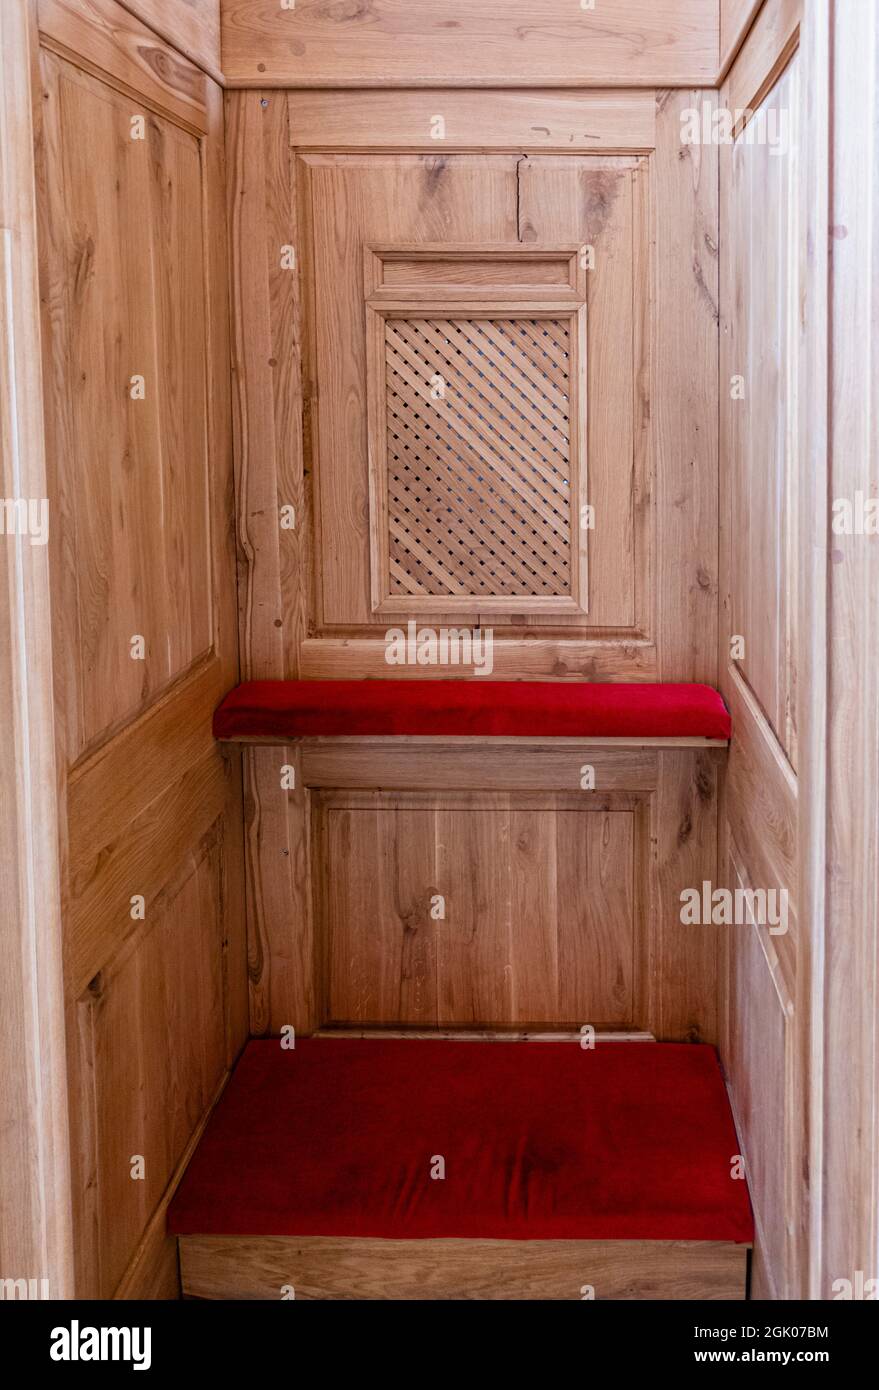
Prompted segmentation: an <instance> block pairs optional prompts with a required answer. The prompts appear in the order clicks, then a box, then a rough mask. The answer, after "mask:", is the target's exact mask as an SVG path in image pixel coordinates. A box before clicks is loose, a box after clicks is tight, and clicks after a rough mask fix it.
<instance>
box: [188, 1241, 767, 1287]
mask: <svg viewBox="0 0 879 1390" xmlns="http://www.w3.org/2000/svg"><path fill="white" fill-rule="evenodd" d="M179 1244H180V1273H181V1279H182V1284H183V1295H184V1297H185V1298H197V1299H250V1300H253V1299H265V1300H268V1299H278V1300H281V1299H283V1298H290V1297H295V1298H297V1299H343V1300H351V1299H372V1300H377V1299H397V1300H405V1301H410V1300H412V1301H416V1300H418V1301H432V1300H447V1299H490V1300H496V1301H500V1300H507V1299H511V1300H517V1299H529V1300H530V1299H583V1298H585V1297H590V1296H592V1297H594V1298H595V1299H684V1300H690V1299H694V1300H695V1299H709V1300H721V1299H723V1300H733V1301H738V1300H743V1299H744V1298H745V1295H746V1273H747V1256H748V1247H747V1246H744V1245H733V1244H729V1243H721V1242H713V1241H621V1240H617V1241H597V1240H524V1241H523V1240H380V1239H372V1238H369V1239H366V1238H356V1239H355V1238H347V1237H344V1238H343V1237H336V1236H181V1237H180V1242H179ZM589 1289H591V1290H593V1293H592V1294H591V1295H590V1293H589ZM291 1291H292V1293H291Z"/></svg>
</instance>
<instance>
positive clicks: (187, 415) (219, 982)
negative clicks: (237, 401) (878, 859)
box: [37, 0, 247, 1297]
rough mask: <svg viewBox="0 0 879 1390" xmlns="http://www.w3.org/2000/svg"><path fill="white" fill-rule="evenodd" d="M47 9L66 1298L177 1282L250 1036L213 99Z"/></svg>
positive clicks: (42, 128) (199, 85)
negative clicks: (183, 1216)
mask: <svg viewBox="0 0 879 1390" xmlns="http://www.w3.org/2000/svg"><path fill="white" fill-rule="evenodd" d="M39 25H40V36H41V43H42V51H41V55H40V79H41V83H42V90H41V91H40V93H39V100H38V102H37V107H38V116H39V130H38V175H39V213H40V217H41V267H40V280H41V295H42V302H43V351H44V381H45V405H46V409H45V416H46V429H47V447H48V477H49V490H48V496H49V500H50V508H51V531H50V555H51V581H52V608H53V619H54V649H55V707H56V717H57V756H58V764H59V767H58V772H59V800H60V805H61V808H62V813H63V818H64V825H63V834H62V858H63V903H64V956H65V978H66V996H67V1005H68V1054H69V1061H70V1071H71V1082H70V1114H71V1127H72V1132H73V1163H74V1200H75V1220H76V1252H77V1288H78V1292H79V1293H80V1294H82V1295H84V1296H103V1297H112V1296H114V1295H115V1296H117V1297H138V1296H140V1295H141V1294H143V1293H144V1292H148V1293H149V1295H150V1296H152V1297H160V1296H164V1297H167V1296H174V1294H175V1292H176V1288H177V1284H176V1270H175V1264H174V1260H173V1248H174V1247H173V1242H169V1241H168V1240H167V1239H166V1238H165V1236H164V1231H163V1223H164V1210H165V1207H166V1205H167V1201H168V1198H169V1196H170V1193H171V1191H172V1190H173V1185H174V1182H175V1180H176V1175H177V1174H178V1173H179V1171H181V1165H182V1164H183V1162H184V1160H185V1157H186V1153H187V1150H188V1148H189V1146H190V1145H191V1144H192V1143H193V1142H194V1137H195V1135H196V1134H197V1133H198V1130H199V1127H200V1126H201V1124H202V1123H203V1121H204V1119H205V1117H206V1114H207V1111H208V1107H209V1106H210V1104H211V1102H212V1100H213V1098H214V1097H215V1095H216V1093H217V1091H218V1089H219V1087H220V1086H221V1085H222V1083H223V1081H224V1078H225V1076H226V1074H227V1071H228V1068H229V1066H230V1064H231V1062H232V1061H233V1059H234V1057H235V1055H236V1053H237V1051H238V1049H239V1048H240V1046H241V1044H242V1042H243V1040H244V1038H245V1036H246V1032H247V1018H246V982H245V940H244V929H243V845H242V841H241V796H240V768H239V764H238V760H237V757H236V756H235V755H232V756H225V755H221V754H220V753H219V751H218V750H217V747H216V745H215V744H214V742H213V739H212V737H211V727H210V722H211V714H212V711H213V709H214V707H215V705H216V703H217V701H218V700H219V698H220V696H221V694H222V693H223V691H224V690H225V689H226V688H228V686H229V685H231V684H233V683H234V681H235V680H236V677H237V645H236V613H235V598H234V551H233V548H232V536H231V525H230V515H231V508H232V468H231V439H230V429H229V371H228V361H229V338H228V321H227V308H226V295H225V279H226V273H227V266H226V230H225V216H224V203H223V182H224V165H223V128H222V101H221V94H220V91H219V89H218V88H217V87H216V86H215V84H214V83H213V82H212V81H211V80H210V79H209V78H208V77H207V76H205V74H204V73H202V72H201V71H200V70H199V69H198V68H196V67H194V66H193V65H192V64H191V63H189V62H188V61H187V60H186V59H185V58H184V57H182V56H181V55H180V54H179V53H177V52H175V51H173V50H172V49H170V48H169V47H168V46H167V45H166V44H165V43H164V42H163V41H162V40H161V39H160V38H159V37H157V35H155V34H154V33H153V32H152V31H151V30H148V29H147V28H145V27H144V26H143V25H142V24H141V23H140V22H139V21H138V20H137V19H135V18H134V17H133V16H132V15H131V14H130V13H129V12H128V11H127V10H124V9H122V8H121V7H120V6H119V5H117V4H115V3H114V0H88V3H87V4H85V5H82V4H78V3H77V4H75V3H73V2H72V0H41V3H40V6H39ZM141 137H142V138H141ZM138 638H142V639H143V649H142V651H141V650H140V649H139V648H138V646H137V639H138ZM141 1164H142V1169H141V1166H140V1165H141Z"/></svg>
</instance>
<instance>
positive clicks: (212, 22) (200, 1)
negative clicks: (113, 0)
mask: <svg viewBox="0 0 879 1390" xmlns="http://www.w3.org/2000/svg"><path fill="white" fill-rule="evenodd" d="M120 3H121V4H122V5H124V6H125V8H126V10H130V11H131V13H132V14H133V15H134V16H135V17H136V18H137V19H141V20H143V22H144V24H146V25H147V26H148V27H149V28H150V29H152V30H153V32H154V33H156V34H158V35H159V36H160V37H161V38H163V39H164V40H165V42H166V43H169V44H171V46H172V47H173V48H176V49H177V51H178V52H179V53H183V54H184V55H185V56H186V57H187V58H189V60H190V61H191V62H193V63H195V64H196V65H197V66H198V67H200V68H203V69H204V70H205V72H207V73H209V74H210V76H211V77H213V78H214V80H215V81H221V79H222V74H221V72H220V4H221V0H120Z"/></svg>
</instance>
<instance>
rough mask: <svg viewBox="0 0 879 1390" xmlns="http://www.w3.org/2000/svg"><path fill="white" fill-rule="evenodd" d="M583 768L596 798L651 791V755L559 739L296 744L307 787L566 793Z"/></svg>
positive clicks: (651, 751) (578, 781)
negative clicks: (546, 741) (482, 742)
mask: <svg viewBox="0 0 879 1390" xmlns="http://www.w3.org/2000/svg"><path fill="white" fill-rule="evenodd" d="M586 763H588V764H589V766H590V767H592V768H593V770H594V774H595V787H596V788H597V790H599V791H649V790H652V789H653V788H654V787H655V786H656V781H657V753H656V750H655V749H653V748H650V749H640V750H638V749H632V748H627V749H618V748H613V747H610V746H596V745H587V746H583V745H581V744H578V743H568V742H567V740H565V739H558V740H555V741H554V743H553V744H552V745H551V746H550V745H548V744H540V743H536V744H535V743H532V742H531V741H530V740H528V739H520V740H518V742H516V743H512V742H509V743H507V744H505V745H503V744H494V745H492V746H491V747H484V746H480V745H474V744H466V745H460V744H451V745H449V744H444V745H442V746H437V745H436V744H430V745H428V746H426V747H425V746H424V745H419V744H415V743H400V742H399V741H396V742H394V743H390V742H387V743H383V744H373V743H366V742H364V741H363V740H351V741H346V742H344V743H340V742H338V740H336V739H332V740H330V739H326V740H318V739H308V740H305V741H304V742H303V744H302V768H303V777H304V780H305V783H306V785H307V786H310V787H326V788H330V787H352V788H353V787H357V788H363V789H367V788H376V789H380V788H381V787H387V786H392V787H394V788H396V789H397V790H399V791H405V790H413V791H418V790H422V789H424V788H425V787H431V786H432V787H435V788H437V789H438V790H443V789H447V790H450V791H452V790H457V791H466V790H467V789H468V788H485V789H486V790H492V791H523V792H527V791H532V790H534V789H538V790H547V791H558V792H566V791H567V792H574V791H577V790H579V788H580V786H581V782H582V768H583V766H584V764H586Z"/></svg>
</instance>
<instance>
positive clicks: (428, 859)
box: [248, 739, 722, 1040]
mask: <svg viewBox="0 0 879 1390" xmlns="http://www.w3.org/2000/svg"><path fill="white" fill-rule="evenodd" d="M721 756H722V755H720V754H719V753H718V752H717V750H711V749H706V750H704V751H701V750H691V749H685V750H678V749H625V750H623V749H615V748H610V747H596V746H593V747H589V748H587V747H584V746H583V745H582V744H579V745H578V744H569V743H567V741H565V740H559V741H556V740H553V741H552V743H551V744H543V745H539V744H535V745H529V744H528V743H524V742H519V743H510V744H497V745H494V746H492V747H491V748H485V749H482V750H479V749H475V748H474V747H473V746H464V745H457V746H456V745H454V744H452V745H447V746H445V747H440V746H438V745H437V744H436V743H433V742H432V743H430V744H429V745H425V744H423V743H421V742H419V741H417V740H407V741H406V742H404V743H400V744H398V745H397V746H395V747H394V748H393V749H390V748H388V746H387V745H386V744H384V743H376V742H374V741H372V742H371V741H369V740H363V739H350V740H336V739H333V740H326V741H321V740H306V741H304V742H303V743H301V744H299V745H296V746H295V747H291V748H287V749H283V750H282V749H276V748H271V747H266V748H254V749H252V750H250V758H251V769H250V773H249V776H248V787H249V790H250V795H251V797H252V801H251V802H250V805H249V806H248V870H249V875H250V888H249V910H250V913H251V918H250V922H249V930H250V975H251V987H252V994H251V1021H252V1026H253V1029H254V1031H258V1032H278V1031H279V1030H280V1029H281V1028H282V1027H283V1026H285V1025H292V1026H294V1027H295V1028H297V1029H299V1030H300V1031H303V1032H311V1031H313V1030H314V1029H316V1028H319V1027H322V1026H325V1025H327V1024H335V1025H341V1024H345V1023H351V1024H356V1025H367V1024H370V1025H384V1026H386V1027H389V1026H393V1025H403V1026H407V1027H415V1026H418V1025H420V1026H422V1027H430V1026H437V1025H444V1026H445V1025H449V1026H451V1025H452V1024H453V1023H457V1024H458V1025H464V1026H467V1025H469V1026H473V1025H475V1026H477V1027H483V1028H486V1027H491V1026H496V1027H503V1026H506V1027H511V1026H537V1025H540V1026H547V1025H549V1026H561V1025H562V1024H565V1025H567V1026H576V1027H577V1028H579V1027H580V1026H582V1024H583V1023H592V1024H593V1026H596V1027H601V1026H611V1027H616V1028H619V1027H624V1026H625V1027H636V1028H646V1029H648V1030H649V1031H651V1032H653V1033H655V1034H656V1035H657V1036H658V1037H667V1038H675V1039H690V1040H698V1039H706V1038H708V1039H711V1038H714V1037H715V1036H716V1026H717V1025H716V1008H717V1005H716V972H717V949H718V940H719V935H720V933H719V931H718V930H717V929H716V928H714V927H712V926H710V925H709V926H699V925H693V926H684V925H682V923H681V920H680V910H681V897H680V895H681V891H682V890H683V889H684V888H688V887H692V886H697V885H701V883H702V881H703V880H704V879H706V878H710V877H711V875H712V874H713V873H714V872H715V853H716V835H717V779H718V769H719V765H720V758H721ZM587 759H588V761H589V763H590V765H591V766H593V768H594V772H595V779H596V785H597V786H598V787H600V788H602V789H603V790H602V791H600V792H599V791H593V792H588V791H583V790H580V778H581V770H582V768H583V765H584V762H585V761H586V760H587ZM290 768H292V769H294V773H295V776H294V778H293V780H294V781H295V786H294V787H291V788H290V789H289V790H285V789H283V787H282V783H283V782H285V781H286V782H288V783H289V782H290V780H291V779H290V775H289V771H288V772H287V775H286V777H285V775H284V770H285V769H290ZM388 786H392V787H394V788H395V790H394V791H392V792H389V791H386V790H383V789H384V788H386V787H388ZM279 861H280V862H282V863H283V865H284V869H285V872H282V873H279V872H278V871H277V868H276V865H277V864H278V862H279ZM436 895H441V897H442V898H443V899H445V903H444V904H440V905H439V907H438V905H437V903H436V902H434V901H433V900H434V899H435V898H436ZM432 909H436V910H440V909H441V910H442V911H444V913H445V915H444V916H436V917H434V916H431V910H432Z"/></svg>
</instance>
